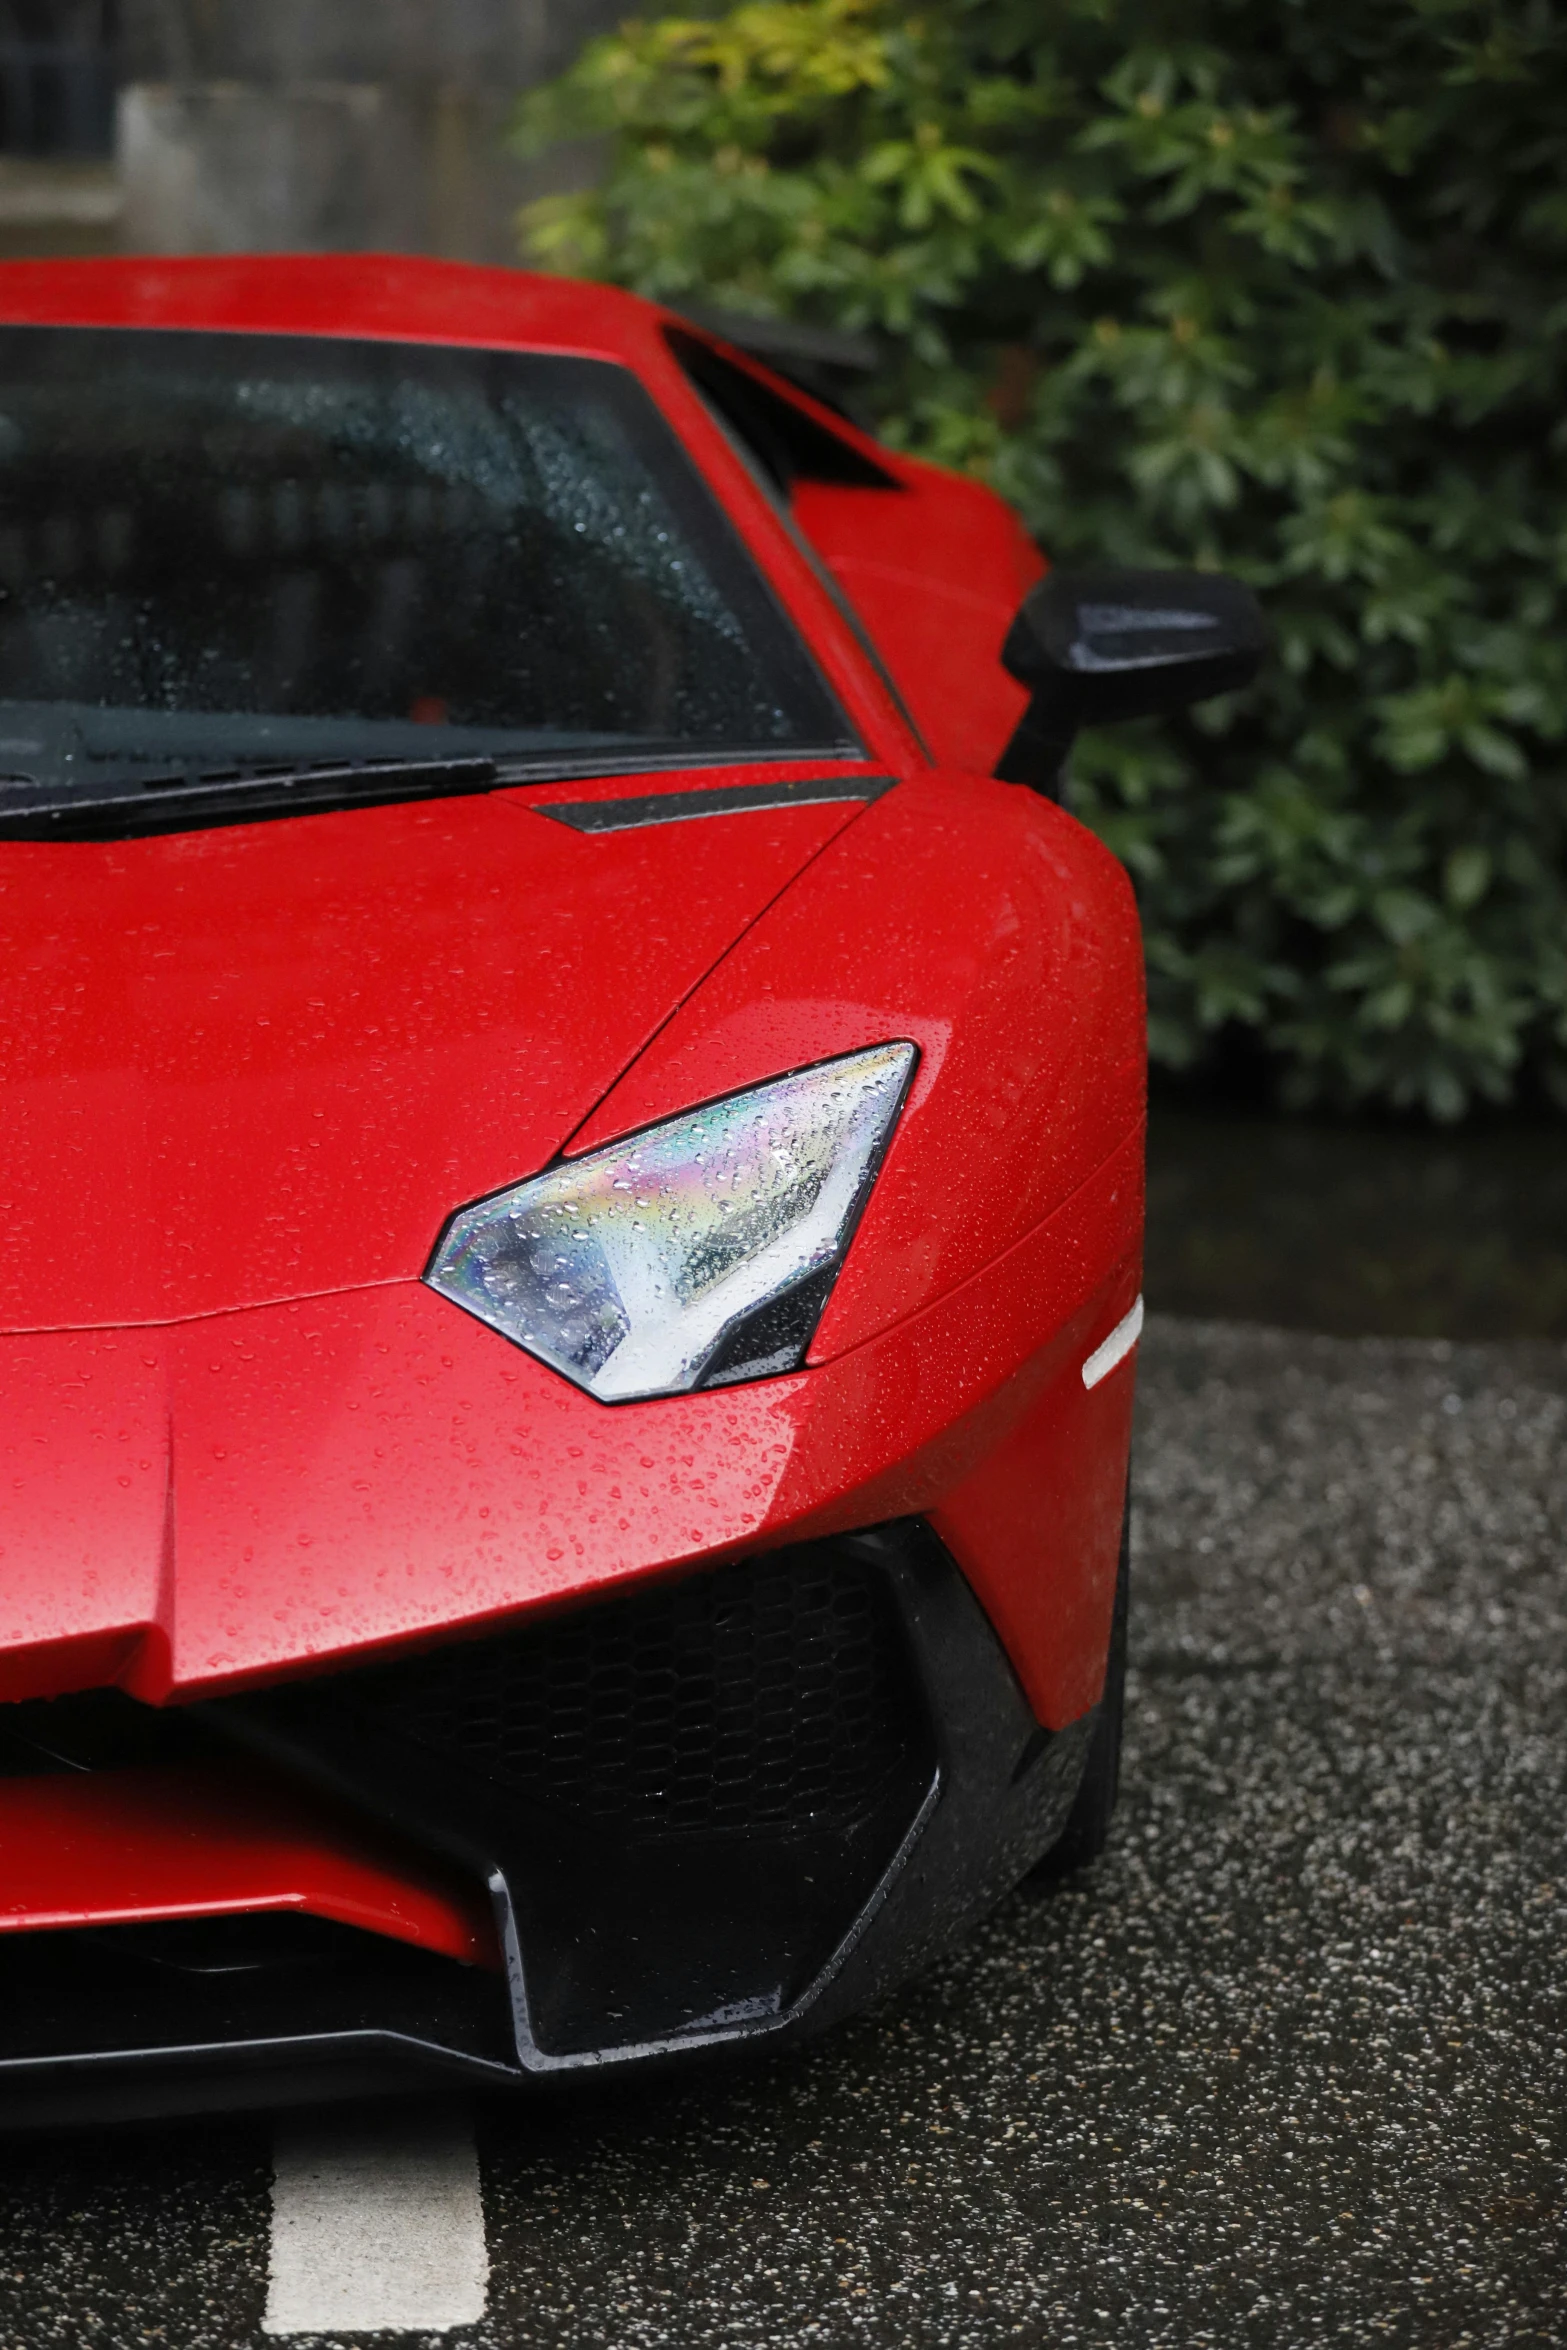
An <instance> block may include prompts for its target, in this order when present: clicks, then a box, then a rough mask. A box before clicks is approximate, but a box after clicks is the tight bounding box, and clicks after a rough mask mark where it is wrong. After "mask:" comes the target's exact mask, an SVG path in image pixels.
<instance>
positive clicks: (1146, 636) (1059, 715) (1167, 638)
mask: <svg viewBox="0 0 1567 2350" xmlns="http://www.w3.org/2000/svg"><path fill="white" fill-rule="evenodd" d="M1268 641H1269V640H1268V624H1267V622H1266V621H1265V620H1264V619H1263V616H1262V608H1261V606H1260V605H1259V604H1258V602H1257V599H1256V597H1255V596H1254V595H1253V594H1252V592H1251V590H1250V588H1244V587H1242V586H1241V583H1240V581H1239V580H1238V579H1227V578H1225V577H1224V575H1223V574H1222V573H1221V572H1215V571H1052V572H1051V573H1050V574H1049V576H1048V578H1045V579H1042V580H1041V581H1040V583H1039V585H1038V587H1036V588H1033V589H1031V590H1030V591H1029V594H1028V596H1027V597H1026V598H1025V600H1024V603H1023V608H1022V610H1021V611H1020V612H1019V614H1018V616H1017V618H1016V620H1014V621H1013V623H1012V626H1011V628H1010V630H1009V631H1008V633H1007V641H1006V643H1005V644H1004V645H1003V646H1002V648H1001V658H1002V661H1003V663H1004V664H1005V666H1006V668H1007V669H1008V670H1009V671H1010V673H1011V675H1012V676H1013V677H1015V678H1016V679H1017V680H1018V683H1019V684H1020V685H1026V686H1028V687H1029V688H1030V689H1031V691H1032V693H1033V697H1034V698H1033V700H1032V701H1031V702H1030V703H1029V706H1028V708H1027V709H1026V710H1025V711H1024V713H1023V716H1022V719H1021V721H1020V723H1019V725H1018V729H1017V732H1016V733H1015V734H1014V735H1013V737H1012V740H1011V741H1010V742H1009V743H1008V745H1007V747H1006V749H1005V750H1004V751H1003V752H1002V754H1001V758H1000V761H999V763H998V765H997V767H996V773H997V775H999V776H1000V777H1001V779H1002V781H1003V782H1005V783H1026V784H1031V785H1032V786H1033V788H1034V790H1035V791H1038V792H1044V793H1045V794H1047V795H1048V797H1050V798H1051V799H1054V798H1056V797H1057V796H1058V794H1059V787H1060V780H1061V765H1062V761H1063V760H1064V759H1065V757H1066V755H1067V752H1068V751H1069V750H1070V749H1071V747H1072V737H1073V736H1074V735H1075V734H1076V733H1077V730H1078V728H1079V727H1081V726H1104V725H1108V724H1110V723H1111V722H1112V721H1114V720H1115V719H1118V718H1150V717H1160V716H1164V715H1166V714H1167V713H1168V712H1170V711H1172V710H1182V709H1184V708H1185V707H1186V705H1187V704H1188V703H1189V702H1203V701H1206V700H1207V698H1208V696H1209V695H1210V694H1223V693H1228V692H1230V691H1231V689H1232V688H1233V687H1235V686H1238V685H1246V684H1248V683H1249V682H1250V680H1251V679H1252V678H1253V677H1254V676H1255V675H1256V673H1257V666H1258V664H1259V662H1260V661H1261V659H1262V656H1263V654H1264V653H1265V652H1266V651H1267V649H1268Z"/></svg>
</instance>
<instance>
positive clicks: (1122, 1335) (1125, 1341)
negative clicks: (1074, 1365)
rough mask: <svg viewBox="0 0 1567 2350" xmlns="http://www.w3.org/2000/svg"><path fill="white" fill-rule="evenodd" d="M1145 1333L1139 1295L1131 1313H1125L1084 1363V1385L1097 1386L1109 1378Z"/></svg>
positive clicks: (1141, 1303) (1141, 1302)
mask: <svg viewBox="0 0 1567 2350" xmlns="http://www.w3.org/2000/svg"><path fill="white" fill-rule="evenodd" d="M1142 1334H1143V1301H1142V1299H1141V1298H1140V1297H1139V1298H1138V1299H1137V1300H1136V1301H1135V1302H1134V1304H1133V1306H1132V1310H1131V1312H1130V1313H1129V1314H1123V1315H1122V1317H1121V1319H1120V1321H1119V1322H1117V1324H1116V1326H1115V1328H1114V1329H1113V1330H1112V1331H1111V1333H1110V1335H1109V1337H1108V1338H1107V1339H1106V1340H1105V1342H1104V1344H1103V1346H1096V1347H1095V1348H1094V1351H1093V1353H1092V1354H1091V1355H1090V1356H1089V1358H1088V1360H1087V1362H1086V1363H1085V1364H1084V1365H1083V1385H1084V1386H1085V1387H1097V1386H1098V1384H1099V1382H1100V1380H1101V1379H1108V1378H1109V1376H1110V1374H1111V1372H1112V1371H1113V1370H1114V1369H1115V1366H1116V1364H1117V1363H1124V1362H1125V1360H1126V1358H1127V1356H1128V1355H1129V1354H1130V1353H1131V1351H1132V1349H1133V1347H1134V1346H1135V1345H1136V1344H1137V1341H1138V1340H1139V1338H1141V1336H1142Z"/></svg>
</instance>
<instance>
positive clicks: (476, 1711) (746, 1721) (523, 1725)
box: [334, 1545, 922, 1839]
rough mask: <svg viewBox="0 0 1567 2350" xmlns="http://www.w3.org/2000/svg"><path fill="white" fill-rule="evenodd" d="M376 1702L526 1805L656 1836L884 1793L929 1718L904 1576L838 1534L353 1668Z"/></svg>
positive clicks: (793, 1823)
mask: <svg viewBox="0 0 1567 2350" xmlns="http://www.w3.org/2000/svg"><path fill="white" fill-rule="evenodd" d="M334 1688H335V1691H336V1694H337V1696H338V1697H339V1699H340V1700H343V1701H346V1702H347V1703H348V1704H349V1705H351V1706H352V1707H353V1709H354V1711H355V1712H356V1713H357V1714H359V1715H360V1716H361V1717H362V1718H364V1719H366V1720H369V1721H374V1722H375V1723H376V1724H377V1726H378V1727H380V1728H381V1729H383V1730H390V1731H393V1732H395V1733H396V1734H397V1735H398V1736H400V1737H403V1738H406V1739H409V1740H411V1741H412V1742H414V1743H415V1744H417V1745H419V1746H421V1747H424V1748H425V1749H427V1750H428V1751H429V1752H430V1753H432V1754H435V1755H439V1756H441V1757H442V1758H444V1759H445V1760H446V1761H447V1762H449V1763H455V1764H457V1765H458V1766H459V1767H460V1768H462V1769H463V1770H465V1771H471V1772H473V1773H475V1774H476V1775H478V1776H480V1777H482V1778H484V1779H487V1780H489V1781H491V1782H493V1783H495V1784H496V1785H498V1786H503V1787H506V1788H509V1789H511V1790H513V1791H514V1792H515V1793H516V1795H517V1796H518V1797H519V1798H521V1799H522V1800H523V1801H525V1802H526V1803H528V1804H529V1805H530V1806H531V1805H534V1804H537V1805H541V1806H543V1807H544V1808H546V1809H548V1810H550V1811H552V1812H560V1813H569V1814H572V1815H574V1816H575V1817H576V1818H578V1819H579V1820H580V1821H581V1822H582V1823H583V1825H584V1826H585V1827H586V1826H588V1825H590V1824H591V1825H592V1826H594V1827H597V1828H602V1827H604V1826H606V1825H607V1826H612V1827H614V1828H616V1829H617V1830H619V1831H622V1832H625V1833H630V1834H635V1835H639V1836H647V1837H653V1838H660V1839H662V1838H689V1837H702V1836H714V1835H730V1834H735V1835H756V1834H770V1833H776V1832H778V1831H779V1830H786V1831H787V1830H790V1829H805V1828H810V1829H813V1830H817V1831H823V1832H826V1831H829V1830H830V1831H832V1832H834V1833H837V1834H844V1833H846V1832H847V1831H849V1830H850V1829H852V1828H853V1827H855V1826H856V1825H857V1824H858V1823H859V1822H860V1821H862V1820H864V1819H866V1818H867V1817H869V1816H870V1815H871V1814H872V1813H874V1812H875V1810H876V1809H877V1807H878V1806H879V1805H880V1803H881V1802H882V1800H883V1799H884V1797H885V1796H886V1794H887V1791H888V1788H889V1786H890V1785H891V1784H892V1783H893V1782H894V1781H895V1780H896V1779H897V1778H898V1777H899V1776H900V1774H901V1773H903V1772H904V1771H905V1770H906V1768H907V1763H908V1756H909V1752H910V1748H911V1745H918V1744H919V1743H920V1741H921V1736H922V1710H921V1706H920V1701H919V1695H918V1691H917V1689H916V1686H915V1684H914V1680H913V1676H912V1673H911V1670H910V1666H909V1661H908V1658H907V1655H906V1651H905V1644H904V1641H903V1639H902V1636H901V1632H900V1629H899V1625H898V1621H897V1617H896V1614H895V1611H894V1609H893V1605H892V1600H891V1595H890V1593H889V1592H888V1590H887V1587H886V1583H885V1580H884V1578H883V1577H882V1575H881V1574H880V1573H879V1572H878V1571H877V1569H876V1568H874V1567H872V1566H870V1565H868V1564H866V1563H864V1562H862V1561H859V1560H855V1559H851V1558H845V1557H844V1556H842V1555H841V1553H839V1552H838V1551H836V1550H835V1549H831V1548H828V1547H827V1546H825V1545H824V1546H822V1547H820V1548H813V1549H810V1550H796V1551H790V1552H786V1553H781V1554H778V1555H776V1556H774V1557H771V1558H761V1559H754V1560H747V1561H745V1562H744V1563H743V1564H741V1565H739V1566H732V1567H721V1568H719V1569H718V1570H716V1572H712V1573H708V1574H702V1575H695V1576H690V1577H687V1578H686V1579H685V1580H684V1581H683V1582H679V1583H668V1584H661V1585H658V1586H655V1587H652V1588H648V1589H644V1590H637V1591H630V1592H627V1593H625V1594H624V1595H623V1596H621V1597H619V1598H616V1599H611V1600H607V1601H600V1602H599V1603H597V1604H596V1605H590V1606H587V1607H577V1608H574V1609H572V1610H571V1611H570V1612H569V1613H565V1614H561V1615H555V1616H547V1617H544V1618H541V1619H539V1620H537V1621H535V1622H533V1623H531V1624H527V1625H524V1626H523V1627H522V1628H521V1629H520V1630H518V1631H515V1632H511V1633H508V1634H503V1635H501V1636H499V1637H497V1638H493V1639H489V1640H480V1641H472V1642H465V1643H463V1644H462V1645H461V1646H455V1647H448V1648H444V1649H437V1650H434V1651H432V1652H431V1653H429V1654H427V1655H424V1656H419V1657H413V1658H410V1659H408V1660H406V1661H404V1662H399V1663H397V1664H393V1665H386V1666H382V1667H380V1668H378V1669H375V1670H371V1671H366V1672H361V1673H356V1674H352V1675H344V1676H342V1677H340V1678H339V1679H337V1680H336V1682H335V1683H334Z"/></svg>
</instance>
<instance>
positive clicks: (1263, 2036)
mask: <svg viewBox="0 0 1567 2350" xmlns="http://www.w3.org/2000/svg"><path fill="white" fill-rule="evenodd" d="M1139 1442H1140V1450H1139V1458H1138V1476H1137V1501H1138V1517H1137V1521H1136V1537H1135V1550H1134V1558H1135V1576H1136V1581H1135V1583H1134V1603H1133V1604H1134V1620H1133V1655H1134V1675H1133V1688H1132V1703H1131V1714H1130V1722H1129V1737H1128V1752H1127V1761H1126V1776H1125V1781H1124V1789H1123V1797H1122V1808H1121V1812H1120V1814H1119V1818H1118V1823H1117V1835H1116V1839H1115V1842H1114V1844H1113V1845H1112V1848H1111V1851H1110V1853H1109V1854H1108V1855H1107V1857H1106V1858H1105V1860H1104V1861H1103V1862H1102V1863H1101V1864H1100V1865H1099V1867H1098V1868H1097V1869H1096V1870H1094V1871H1092V1872H1091V1873H1089V1874H1088V1875H1086V1876H1085V1877H1083V1878H1082V1879H1080V1880H1078V1881H1076V1882H1073V1883H1070V1884H1068V1885H1067V1886H1065V1887H1063V1888H1060V1889H1057V1890H1055V1891H1052V1892H1051V1893H1049V1894H1046V1895H1030V1894H1028V1893H1026V1892H1024V1893H1020V1894H1018V1895H1016V1896H1014V1897H1013V1898H1012V1899H1011V1900H1010V1901H1009V1902H1008V1903H1007V1904H1005V1905H1004V1907H1003V1908H1002V1909H1001V1910H1000V1911H999V1912H998V1913H997V1914H996V1916H995V1917H994V1918H993V1919H992V1920H991V1921H990V1922H989V1924H988V1925H987V1926H986V1927H985V1928H984V1929H983V1930H982V1931H981V1932H980V1933H979V1934H978V1935H977V1936H976V1937H975V1938H974V1939H973V1940H972V1941H970V1942H969V1943H968V1944H967V1945H966V1946H965V1948H964V1949H963V1950H962V1951H960V1952H959V1953H957V1954H956V1955H955V1956H954V1957H952V1958H950V1959H949V1960H948V1961H947V1962H946V1963H945V1964H944V1965H943V1966H942V1967H940V1968H939V1969H937V1970H935V1971H934V1972H932V1973H931V1974H929V1975H927V1976H925V1977H924V1978H922V1979H921V1980H920V1981H919V1982H918V1983H916V1984H914V1985H913V1986H911V1987H910V1988H909V1989H908V1990H906V1991H905V1992H904V1993H902V1994H901V1995H900V1996H898V1997H897V1998H895V1999H893V2000H892V2001H890V2002H889V2003H887V2004H886V2005H885V2006H884V2007H883V2008H881V2009H880V2010H879V2011H877V2012H876V2013H875V2014H873V2015H871V2016H869V2017H866V2018H863V2019H861V2020H860V2021H859V2022H857V2023H855V2024H852V2025H850V2026H847V2027H845V2028H843V2029H841V2030H840V2031H839V2032H837V2033H836V2034H835V2035H834V2036H832V2037H831V2038H830V2039H829V2040H827V2041H825V2042H823V2043H822V2044H821V2045H820V2046H819V2047H818V2048H816V2049H814V2050H812V2051H809V2052H807V2053H805V2054H802V2055H797V2056H795V2057H793V2058H790V2059H778V2060H774V2061H773V2062H771V2063H768V2064H765V2065H761V2066H758V2067H755V2068H753V2069H748V2070H744V2071H741V2070H735V2069H731V2070H727V2071H724V2072H722V2073H715V2074H713V2075H711V2076H708V2077H705V2078H703V2079H702V2080H700V2081H697V2082H688V2083H687V2084H685V2085H683V2086H679V2087H669V2088H662V2089H657V2090H652V2091H649V2090H643V2091H641V2092H640V2093H637V2094H634V2095H633V2094H631V2093H629V2092H623V2093H621V2094H620V2095H618V2096H615V2097H608V2096H604V2097H601V2098H599V2099H597V2100H595V2101H593V2102H591V2103H586V2104H578V2105H574V2106H563V2107H561V2108H558V2109H551V2110H550V2111H547V2112H543V2113H540V2112H537V2111H534V2110H532V2109H526V2110H524V2109H520V2108H518V2107H515V2106H510V2107H505V2108H496V2109H493V2110H491V2111H489V2112H487V2113H485V2114H484V2115H483V2116H482V2117H481V2144H482V2148H483V2154H484V2162H485V2175H486V2197H487V2207H488V2214H489V2225H490V2238H491V2250H492V2258H493V2264H494V2265H493V2270H492V2282H491V2302H490V2314H489V2316H488V2317H487V2319H486V2320H485V2322H484V2323H483V2324H482V2325H480V2326H478V2327H474V2328H465V2329H462V2330H460V2331H458V2332H455V2333H448V2334H443V2335H440V2336H432V2337H430V2340H431V2342H432V2343H435V2342H437V2341H438V2342H441V2343H445V2344H448V2345H451V2350H462V2346H463V2345H474V2346H478V2345H481V2344H482V2345H494V2350H517V2346H520V2345H533V2344H541V2345H543V2344H548V2345H560V2346H561V2350H576V2346H577V2345H582V2346H584V2350H586V2346H587V2345H595V2346H596V2345H609V2346H612V2350H623V2346H624V2350H630V2346H632V2345H638V2344H649V2345H651V2344H659V2345H662V2344H668V2345H671V2346H672V2350H685V2346H687V2345H690V2346H691V2350H696V2346H698V2345H701V2346H703V2350H706V2346H708V2345H712V2346H713V2350H719V2346H722V2350H742V2346H750V2345H757V2346H758V2350H760V2346H761V2345H774V2344H777V2345H787V2344H796V2343H811V2344H821V2345H838V2344H842V2345H845V2346H847V2345H868V2344H887V2345H905V2344H918V2345H927V2344H928V2345H931V2346H933V2350H934V2346H935V2345H947V2344H962V2345H970V2344H972V2345H976V2346H977V2345H988V2344H991V2343H1001V2342H1009V2341H1020V2342H1024V2343H1028V2344H1034V2343H1038V2344H1041V2345H1043V2344H1049V2345H1051V2346H1052V2350H1055V2346H1057V2345H1059V2346H1061V2350H1071V2346H1075V2345H1080V2346H1083V2350H1087V2346H1089V2345H1105V2346H1107V2350H1108V2346H1110V2345H1118V2346H1126V2350H1132V2346H1141V2345H1144V2344H1147V2345H1164V2344H1169V2345H1171V2346H1172V2350H1176V2346H1178V2350H1190V2346H1193V2345H1207V2344H1213V2345H1223V2346H1224V2350H1232V2346H1235V2345H1246V2344H1252V2343H1255V2344H1258V2345H1269V2346H1270V2350H1271V2346H1273V2345H1285V2346H1293V2345H1296V2344H1311V2343H1317V2342H1324V2343H1327V2342H1331V2343H1335V2344H1360V2343H1365V2344H1368V2345H1372V2344H1374V2345H1379V2346H1380V2345H1386V2344H1396V2345H1403V2344H1408V2345H1411V2346H1416V2345H1418V2346H1419V2350H1467V2346H1468V2345H1482V2344H1484V2345H1490V2344H1507V2345H1519V2346H1523V2350H1535V2346H1537V2345H1539V2346H1543V2345H1552V2346H1555V2345H1567V1981H1564V1941H1567V1936H1564V1930H1563V1929H1564V1926H1567V1848H1564V1847H1567V1575H1564V1571H1563V1547H1564V1531H1567V1350H1564V1349H1563V1348H1561V1347H1556V1346H1545V1345H1540V1346H1529V1347H1525V1346H1510V1347H1508V1346H1492V1347H1471V1348H1459V1347H1448V1346H1444V1345H1441V1344H1434V1343H1427V1342H1405V1341H1379V1340H1360V1341H1345V1340H1338V1339H1323V1338H1311V1337H1300V1336H1295V1335H1284V1334H1281V1333H1277V1332H1270V1331H1262V1330H1249V1329H1245V1328H1241V1327H1238V1326H1235V1325H1224V1324H1202V1323H1194V1322H1173V1321H1165V1322H1162V1323H1161V1322H1159V1321H1157V1320H1155V1322H1154V1323H1152V1324H1151V1326H1150V1329H1149V1333H1148V1336H1147V1338H1146V1340H1145V1342H1144V1347H1143V1358H1142V1421H1141V1434H1140V1440H1139ZM266 2179H267V2137H266V2133H265V2129H264V2128H263V2127H261V2126H259V2125H255V2124H250V2123H239V2124H233V2125H224V2126H223V2127H221V2128H212V2127H205V2126H204V2127H196V2128H183V2129H173V2130H164V2131H159V2132H147V2131H138V2132H122V2133H111V2134H105V2135H100V2136H99V2137H97V2138H96V2139H82V2140H53V2141H33V2142H24V2141H16V2140H13V2141H11V2142H10V2143H9V2144H8V2145H6V2146H4V2147H0V2344H3V2345H4V2350H12V2346H13V2345H14V2346H15V2350H23V2346H25V2350H41V2346H43V2345H46V2344H55V2343H60V2344H70V2345H73V2346H74V2345H78V2344H83V2343H92V2344H102V2345H106V2346H109V2350H120V2345H125V2346H126V2350H132V2346H136V2350H140V2345H142V2344H145V2343H148V2342H156V2343H166V2344H169V2345H172V2346H174V2350H205V2346H207V2345H223V2346H225V2350H227V2346H229V2345H233V2346H235V2350H238V2346H240V2345H244V2346H247V2350H248V2346H249V2345H252V2344H257V2343H259V2342H260V2340H261V2338H262V2337H261V2336H260V2334H259V2324H260V2312H261V2302H262V2293H263V2287H264V2269H265V2256H266V2243H265V2221H266ZM385 2338H386V2337H383V2339H385ZM403 2338H404V2339H411V2337H403ZM361 2339H363V2337H361Z"/></svg>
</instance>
